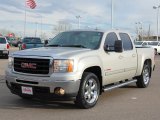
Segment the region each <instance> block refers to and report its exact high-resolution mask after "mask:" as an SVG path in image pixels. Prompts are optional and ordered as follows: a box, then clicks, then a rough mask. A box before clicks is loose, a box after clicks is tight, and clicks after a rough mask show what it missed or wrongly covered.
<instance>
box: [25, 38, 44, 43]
mask: <svg viewBox="0 0 160 120" xmlns="http://www.w3.org/2000/svg"><path fill="white" fill-rule="evenodd" d="M23 43H41V39H40V38H24V39H23Z"/></svg>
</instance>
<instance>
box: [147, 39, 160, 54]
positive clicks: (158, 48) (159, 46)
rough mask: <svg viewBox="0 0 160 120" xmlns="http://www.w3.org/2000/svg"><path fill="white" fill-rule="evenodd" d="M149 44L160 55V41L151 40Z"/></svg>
mask: <svg viewBox="0 0 160 120" xmlns="http://www.w3.org/2000/svg"><path fill="white" fill-rule="evenodd" d="M148 46H150V47H152V48H154V50H155V54H159V55H160V42H159V41H149V42H148Z"/></svg>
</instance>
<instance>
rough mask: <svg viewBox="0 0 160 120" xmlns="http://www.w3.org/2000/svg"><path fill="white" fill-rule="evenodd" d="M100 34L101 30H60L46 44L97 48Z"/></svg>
mask: <svg viewBox="0 0 160 120" xmlns="http://www.w3.org/2000/svg"><path fill="white" fill-rule="evenodd" d="M102 35H103V33H102V32H94V31H70V32H62V33H60V34H58V35H57V36H56V37H54V38H53V39H52V40H50V42H49V44H48V46H61V47H82V48H89V49H98V48H99V45H100V42H101V38H102Z"/></svg>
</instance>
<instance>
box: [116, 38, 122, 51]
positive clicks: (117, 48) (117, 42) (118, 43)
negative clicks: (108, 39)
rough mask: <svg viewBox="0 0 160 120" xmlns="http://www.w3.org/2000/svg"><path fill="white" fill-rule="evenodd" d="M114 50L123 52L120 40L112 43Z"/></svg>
mask: <svg viewBox="0 0 160 120" xmlns="http://www.w3.org/2000/svg"><path fill="white" fill-rule="evenodd" d="M114 48H115V52H123V44H122V41H121V40H116V41H115V44H114Z"/></svg>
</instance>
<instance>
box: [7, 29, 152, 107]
mask: <svg viewBox="0 0 160 120" xmlns="http://www.w3.org/2000/svg"><path fill="white" fill-rule="evenodd" d="M154 57H155V55H154V49H153V48H135V46H134V44H133V42H132V40H131V37H130V36H129V34H128V33H126V32H123V31H118V30H111V31H94V30H93V31H89V30H75V31H67V32H62V33H60V34H58V35H57V36H56V37H54V38H53V39H52V40H51V41H50V42H49V43H48V45H47V46H46V47H42V48H34V49H28V50H23V51H17V52H15V53H13V54H11V55H10V57H9V64H8V68H7V69H6V84H7V86H8V88H9V89H10V91H11V92H12V93H13V94H16V95H19V96H20V97H22V98H24V99H31V98H39V99H47V100H48V99H50V100H73V101H74V102H75V104H76V105H78V106H79V107H81V108H91V107H93V106H95V104H96V103H97V101H98V97H99V95H100V94H101V93H102V92H104V91H108V90H112V89H114V88H118V87H122V86H125V85H128V84H131V83H136V85H137V87H139V88H146V87H147V86H148V85H149V82H150V78H151V74H152V71H153V70H154V67H155V61H154Z"/></svg>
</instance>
